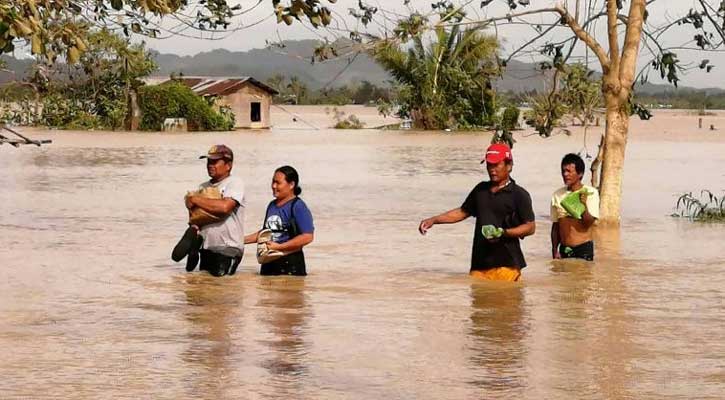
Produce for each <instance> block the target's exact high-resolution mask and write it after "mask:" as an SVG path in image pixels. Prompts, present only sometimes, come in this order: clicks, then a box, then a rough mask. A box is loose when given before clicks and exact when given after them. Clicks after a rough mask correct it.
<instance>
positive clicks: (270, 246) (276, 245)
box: [264, 240, 280, 250]
mask: <svg viewBox="0 0 725 400" xmlns="http://www.w3.org/2000/svg"><path fill="white" fill-rule="evenodd" d="M264 244H266V245H267V248H268V249H270V250H279V249H280V244H279V243H275V242H273V241H271V240H270V241H269V242H265V243H264Z"/></svg>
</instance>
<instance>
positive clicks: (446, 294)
mask: <svg viewBox="0 0 725 400" xmlns="http://www.w3.org/2000/svg"><path fill="white" fill-rule="evenodd" d="M347 110H348V112H351V113H355V114H357V115H358V116H360V117H361V119H363V121H366V122H367V123H368V126H376V125H382V124H384V123H391V122H394V121H391V119H388V120H383V119H381V118H379V117H377V116H376V115H375V112H374V109H368V108H363V107H353V108H349V109H347ZM292 118H294V119H295V120H296V121H295V120H293V119H292ZM697 118H698V117H697V116H695V115H691V114H688V113H686V112H674V111H671V112H660V113H658V114H656V116H655V118H654V119H653V120H652V121H650V122H647V123H645V122H640V121H634V120H633V122H632V133H631V136H630V142H629V146H628V154H627V161H626V166H625V170H626V175H625V183H624V200H623V221H622V229H621V232H620V233H619V234H616V235H615V234H602V235H599V237H598V241H597V257H598V258H597V261H595V262H594V263H593V264H584V263H578V262H559V263H552V261H551V260H550V247H549V229H550V223H549V220H548V217H549V216H548V213H549V206H548V204H549V198H550V195H551V192H552V191H554V190H555V189H556V188H557V187H559V186H560V185H561V180H560V177H559V175H558V168H559V165H558V163H559V161H560V159H561V157H562V155H563V154H565V153H567V152H572V151H573V152H577V151H580V150H582V148H583V146H584V140H583V137H582V135H581V132H579V131H578V130H575V131H574V133H573V135H572V136H566V135H557V136H555V137H552V138H549V139H546V140H545V139H541V138H539V137H537V136H528V135H530V133H531V132H528V131H522V132H517V135H516V139H517V140H518V143H517V144H516V146H515V148H514V157H515V166H514V171H513V177H514V178H515V179H516V180H517V182H518V183H519V184H520V185H522V186H524V187H525V188H526V189H527V190H529V192H530V193H531V195H532V199H533V204H534V210H535V212H536V216H537V233H536V234H535V235H534V236H533V237H531V238H527V239H526V240H525V241H524V242H523V248H524V254H525V255H526V257H527V261H528V264H529V266H528V267H527V268H526V269H525V270H524V271H523V281H522V282H520V283H516V284H507V283H485V282H477V281H474V280H472V279H470V278H469V277H468V276H467V272H468V264H469V257H470V246H471V234H472V230H473V220H469V221H465V222H463V223H460V224H457V225H448V226H443V225H439V226H436V227H434V228H433V229H432V230H431V231H430V232H429V233H428V235H427V236H425V237H422V236H420V235H419V234H418V233H417V229H416V228H417V225H418V222H419V221H420V220H421V219H422V218H424V217H428V216H430V215H432V214H435V213H438V212H442V211H444V210H447V209H450V208H453V207H456V206H458V205H460V204H461V202H462V201H463V199H464V198H465V196H466V195H467V194H468V192H469V191H470V189H471V188H472V187H473V186H474V185H475V184H476V183H477V182H479V181H480V180H482V179H484V177H485V170H484V169H483V168H482V166H481V165H480V164H479V160H480V158H481V155H482V153H483V150H484V148H485V146H486V145H487V143H488V141H489V140H490V136H489V135H488V134H485V133H413V132H392V131H382V132H381V131H375V130H363V131H354V132H353V131H335V130H330V129H327V128H328V127H329V126H330V125H331V123H330V116H329V114H326V113H325V112H324V109H323V108H320V107H318V108H287V107H285V110H284V111H282V110H277V111H275V115H274V116H273V120H274V121H276V122H275V125H276V126H275V128H274V129H272V130H271V131H239V132H233V133H199V134H158V133H123V132H114V133H108V132H95V133H81V132H58V131H53V132H50V131H42V130H39V131H36V130H30V129H28V130H24V132H27V133H30V134H31V135H32V136H34V137H39V138H41V137H42V138H50V139H53V144H51V145H48V146H43V147H42V148H36V147H31V146H25V147H24V148H20V149H14V148H11V147H9V146H1V147H0V171H2V174H0V187H2V190H0V204H2V206H3V207H2V211H3V212H2V213H0V230H1V231H0V232H2V236H1V238H2V246H0V265H1V266H2V268H1V269H0V275H1V276H2V283H1V284H0V348H2V357H3V360H2V362H0V376H2V378H0V398H3V399H5V398H9V399H30V398H32V399H34V398H39V399H40V398H53V399H99V398H109V399H110V398H113V399H125V398H129V399H130V398H132V399H139V398H153V399H178V398H202V399H232V398H234V399H237V398H250V399H282V398H293V399H299V398H302V399H442V398H443V399H482V398H486V399H497V398H501V399H512V398H518V399H568V398H576V399H694V398H697V399H722V398H723V393H725V340H723V331H724V330H725V311H723V310H724V309H725V308H724V307H725V301H724V299H725V250H723V239H725V225H718V224H694V223H690V222H688V221H686V220H680V219H675V218H671V217H669V214H671V213H672V212H673V206H674V204H675V202H676V199H677V195H679V194H680V193H683V192H689V191H695V192H699V191H700V190H701V189H710V190H712V191H714V192H716V193H717V194H723V191H724V190H725V117H723V116H715V117H705V118H706V120H705V126H706V127H709V125H710V124H714V125H715V126H716V127H718V128H721V129H723V130H715V131H710V130H707V129H702V130H700V129H697ZM598 135H599V131H597V130H596V129H594V130H593V131H592V133H591V134H590V135H589V138H588V140H587V149H588V151H589V152H590V153H592V154H593V153H595V151H596V147H595V144H596V143H597V142H598ZM216 143H225V144H227V145H229V146H230V147H232V149H233V150H234V151H235V155H236V161H235V167H234V170H233V173H234V174H236V175H238V176H241V177H242V178H243V179H244V181H245V182H246V185H247V187H246V189H247V191H246V196H247V201H248V209H247V213H246V223H245V228H246V229H247V231H251V230H253V229H256V228H257V227H259V226H260V225H261V223H262V217H263V213H264V209H265V206H266V203H267V202H268V201H269V200H270V199H271V193H270V189H269V182H270V180H271V177H272V173H273V171H274V169H275V168H276V167H278V166H281V165H284V164H290V165H293V166H294V167H296V168H297V169H298V170H299V172H300V177H301V182H300V183H301V186H302V187H303V189H304V193H303V197H304V199H305V201H306V202H307V204H308V205H309V206H310V208H311V210H312V212H313V215H314V217H315V225H316V240H315V242H314V243H313V244H312V245H310V246H309V247H308V248H306V250H305V252H306V256H307V265H308V272H309V273H310V275H309V276H307V277H306V278H283V277H261V276H259V275H258V269H259V267H258V265H256V264H255V260H254V257H253V248H252V247H248V248H247V252H248V253H247V255H246V256H245V258H244V260H243V262H242V266H241V267H240V272H238V273H237V275H235V276H233V277H225V278H222V279H216V278H213V277H211V276H209V275H207V274H202V273H199V272H193V273H187V272H185V271H184V267H183V264H175V263H173V262H172V261H171V260H170V258H169V255H170V252H171V248H172V247H173V245H174V244H175V243H176V240H177V239H178V237H179V235H180V234H181V233H182V232H183V230H184V228H185V208H184V206H183V202H182V197H183V194H184V193H185V192H186V191H187V190H189V189H191V188H194V187H195V186H196V185H198V184H199V183H200V182H202V181H203V180H204V179H206V174H205V166H204V164H203V161H200V160H198V159H197V157H198V156H199V155H200V154H203V153H205V152H206V150H207V149H208V147H209V146H210V145H212V144H216ZM587 178H588V174H587Z"/></svg>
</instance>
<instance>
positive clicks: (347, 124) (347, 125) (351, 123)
mask: <svg viewBox="0 0 725 400" xmlns="http://www.w3.org/2000/svg"><path fill="white" fill-rule="evenodd" d="M364 127H365V123H364V122H362V121H360V119H359V118H358V117H356V116H355V115H349V116H348V117H347V118H346V119H342V120H339V121H337V123H336V124H335V129H362V128H364Z"/></svg>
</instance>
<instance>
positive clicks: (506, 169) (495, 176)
mask: <svg viewBox="0 0 725 400" xmlns="http://www.w3.org/2000/svg"><path fill="white" fill-rule="evenodd" d="M512 167H513V164H511V163H506V161H501V162H498V163H495V164H493V163H489V162H487V163H486V171H488V177H489V179H491V182H493V183H501V182H505V181H506V180H507V179H508V178H509V174H511V169H512Z"/></svg>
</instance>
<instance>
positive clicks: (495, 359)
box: [470, 282, 529, 397]
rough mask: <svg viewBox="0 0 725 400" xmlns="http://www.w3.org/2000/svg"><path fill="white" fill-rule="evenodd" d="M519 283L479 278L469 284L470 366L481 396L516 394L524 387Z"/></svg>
mask: <svg viewBox="0 0 725 400" xmlns="http://www.w3.org/2000/svg"><path fill="white" fill-rule="evenodd" d="M525 314H526V309H525V305H524V292H523V286H522V285H521V284H518V283H512V284H509V283H502V284H498V283H488V282H480V283H478V282H477V283H474V284H472V285H471V322H472V327H471V334H470V337H471V339H472V340H473V344H472V345H471V349H470V350H471V356H470V359H471V368H472V369H473V370H474V374H475V377H476V378H475V380H474V381H473V382H472V384H474V385H475V386H478V387H479V388H480V390H481V392H480V393H481V394H483V395H484V396H483V397H490V396H496V395H497V394H505V395H507V396H511V397H520V396H521V395H522V394H523V391H522V389H523V388H524V387H526V369H525V358H526V349H527V347H526V344H525V342H524V341H525V340H526V336H527V331H528V328H529V327H528V319H527V318H526V316H525Z"/></svg>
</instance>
